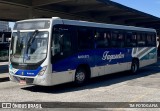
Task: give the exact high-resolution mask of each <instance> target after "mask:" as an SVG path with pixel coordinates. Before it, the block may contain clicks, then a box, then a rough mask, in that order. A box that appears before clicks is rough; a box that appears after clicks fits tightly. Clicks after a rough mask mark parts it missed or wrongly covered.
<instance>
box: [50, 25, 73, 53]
mask: <svg viewBox="0 0 160 111" xmlns="http://www.w3.org/2000/svg"><path fill="white" fill-rule="evenodd" d="M52 47H53V48H54V54H59V53H60V52H67V51H71V50H72V49H71V33H70V30H69V29H67V28H65V26H63V27H62V28H61V27H57V28H55V29H54V31H53V42H52Z"/></svg>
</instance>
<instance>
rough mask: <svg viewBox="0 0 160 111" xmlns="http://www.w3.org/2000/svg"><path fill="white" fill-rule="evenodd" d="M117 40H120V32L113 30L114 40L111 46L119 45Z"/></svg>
mask: <svg viewBox="0 0 160 111" xmlns="http://www.w3.org/2000/svg"><path fill="white" fill-rule="evenodd" d="M117 40H118V33H116V32H113V33H112V40H111V46H112V47H117V46H118V44H117Z"/></svg>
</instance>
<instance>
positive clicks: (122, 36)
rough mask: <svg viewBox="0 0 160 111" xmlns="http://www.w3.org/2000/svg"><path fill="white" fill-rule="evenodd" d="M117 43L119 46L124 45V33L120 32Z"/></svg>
mask: <svg viewBox="0 0 160 111" xmlns="http://www.w3.org/2000/svg"><path fill="white" fill-rule="evenodd" d="M117 45H118V48H123V47H124V35H123V34H122V33H119V34H118V38H117Z"/></svg>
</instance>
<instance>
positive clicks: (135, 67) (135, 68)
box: [131, 61, 139, 74]
mask: <svg viewBox="0 0 160 111" xmlns="http://www.w3.org/2000/svg"><path fill="white" fill-rule="evenodd" d="M138 69H139V63H138V61H132V65H131V72H132V73H133V74H135V73H137V71H138Z"/></svg>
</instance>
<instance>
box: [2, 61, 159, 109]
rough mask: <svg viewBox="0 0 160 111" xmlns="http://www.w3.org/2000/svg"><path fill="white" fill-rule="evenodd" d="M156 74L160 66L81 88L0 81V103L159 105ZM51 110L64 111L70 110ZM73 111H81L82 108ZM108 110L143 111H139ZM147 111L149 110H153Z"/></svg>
mask: <svg viewBox="0 0 160 111" xmlns="http://www.w3.org/2000/svg"><path fill="white" fill-rule="evenodd" d="M159 72H160V63H158V64H155V65H152V66H148V67H145V68H143V69H141V70H140V71H139V73H138V74H137V75H131V74H130V73H129V72H122V73H116V74H112V75H107V76H103V77H98V78H93V79H92V80H91V81H90V82H89V83H87V84H86V85H85V86H82V87H75V86H73V85H72V83H68V84H63V85H58V86H52V87H42V86H33V85H30V86H23V85H20V84H18V83H13V82H10V81H5V82H0V102H160V73H159ZM159 107H160V106H159ZM48 110H53V109H48ZM54 110H56V111H58V110H62V111H63V110H65V111H66V110H71V109H54ZM72 110H76V111H81V109H72ZM85 110H92V111H95V110H98V111H103V110H107V109H106V108H92V109H85ZM110 110H118V111H119V110H120V111H128V110H135V111H137V110H138V111H142V110H145V111H146V109H142V108H138V109H135V108H131V109H126V108H120V109H110ZM147 110H151V111H152V109H147ZM154 110H160V109H154Z"/></svg>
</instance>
